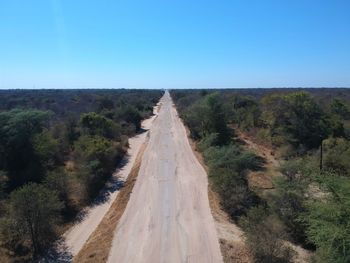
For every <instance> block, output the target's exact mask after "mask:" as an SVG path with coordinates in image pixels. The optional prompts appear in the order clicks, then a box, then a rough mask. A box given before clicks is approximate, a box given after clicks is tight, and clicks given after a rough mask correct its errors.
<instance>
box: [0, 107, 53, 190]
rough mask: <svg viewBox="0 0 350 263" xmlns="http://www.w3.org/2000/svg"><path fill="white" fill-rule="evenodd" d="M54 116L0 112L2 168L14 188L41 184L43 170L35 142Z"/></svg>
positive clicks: (30, 111) (19, 111)
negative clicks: (39, 182)
mask: <svg viewBox="0 0 350 263" xmlns="http://www.w3.org/2000/svg"><path fill="white" fill-rule="evenodd" d="M49 116H50V114H49V113H48V112H43V111H38V110H19V109H14V110H11V111H7V112H2V113H0V169H3V170H6V171H7V175H8V177H9V186H10V188H15V187H17V186H20V185H22V184H24V183H26V182H29V181H39V180H40V178H41V177H42V175H43V167H42V165H41V163H40V158H39V156H37V155H36V152H35V150H34V145H33V139H34V137H35V136H36V135H37V134H40V133H41V132H42V131H43V128H44V125H45V123H46V121H47V120H48V117H49Z"/></svg>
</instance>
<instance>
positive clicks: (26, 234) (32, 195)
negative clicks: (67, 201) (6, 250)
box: [2, 183, 62, 255]
mask: <svg viewBox="0 0 350 263" xmlns="http://www.w3.org/2000/svg"><path fill="white" fill-rule="evenodd" d="M61 209H62V203H61V202H60V201H59V200H58V197H57V194H56V192H54V191H50V190H49V189H47V188H46V187H44V186H43V185H38V184H33V183H31V184H27V185H25V186H23V187H21V188H19V189H18V190H15V191H13V192H12V193H11V197H10V203H9V212H8V215H7V218H6V219H5V221H3V223H4V224H3V227H6V229H2V233H3V234H5V236H7V235H9V234H10V235H14V237H15V238H10V239H9V240H10V242H11V241H12V240H14V239H21V240H22V241H26V240H30V244H31V248H32V251H33V254H34V255H36V254H37V253H39V252H41V251H42V249H43V248H45V246H47V245H48V244H49V242H50V241H52V239H53V237H54V236H55V232H54V227H55V224H56V223H57V220H58V219H59V213H60V210H61Z"/></svg>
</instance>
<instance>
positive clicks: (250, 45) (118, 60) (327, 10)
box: [0, 0, 350, 88]
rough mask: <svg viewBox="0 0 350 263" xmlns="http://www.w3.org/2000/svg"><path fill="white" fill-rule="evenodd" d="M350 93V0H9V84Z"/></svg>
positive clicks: (2, 82) (4, 50) (1, 72)
mask: <svg viewBox="0 0 350 263" xmlns="http://www.w3.org/2000/svg"><path fill="white" fill-rule="evenodd" d="M281 86H283V87H285V86H289V87H291V86H294V87H296V86H304V87H310V86H312V87H319V86H331V87H335V86H343V87H344V86H347V87H350V1H349V0H343V1H341V0H275V1H272V0H264V1H263V0H255V1H254V0H247V1H243V0H239V1H238V0H225V1H224V0H212V1H208V0H162V1H161V0H158V1H154V0H141V1H136V0H135V1H132V0H124V1H121V0H120V1H119V0H114V1H108V0H99V1H97V0H89V1H88V0H41V1H40V0H30V1H27V0H1V2H0V88H33V87H35V88H240V87H243V88H250V87H281Z"/></svg>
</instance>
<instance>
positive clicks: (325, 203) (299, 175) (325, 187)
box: [172, 89, 350, 263]
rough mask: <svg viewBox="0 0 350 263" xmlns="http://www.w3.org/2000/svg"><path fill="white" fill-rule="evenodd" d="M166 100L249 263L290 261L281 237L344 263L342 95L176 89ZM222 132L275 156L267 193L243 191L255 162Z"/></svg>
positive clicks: (346, 134) (347, 156)
mask: <svg viewBox="0 0 350 263" xmlns="http://www.w3.org/2000/svg"><path fill="white" fill-rule="evenodd" d="M172 96H173V98H174V101H175V103H176V105H177V108H178V110H179V112H180V115H181V117H182V118H183V119H184V122H185V123H186V124H187V126H188V127H189V129H190V130H191V135H192V136H193V138H195V139H196V140H198V148H199V149H200V150H201V151H202V153H203V155H204V158H205V161H206V163H207V165H208V166H209V169H210V172H209V176H210V177H209V178H210V183H211V184H212V186H213V189H214V190H215V191H217V192H218V193H219V195H220V197H221V203H222V205H223V207H224V208H225V210H226V211H227V212H228V213H229V214H230V215H231V217H232V218H233V219H234V220H236V221H238V222H239V224H240V225H241V227H242V228H243V230H244V231H245V233H246V237H247V244H248V245H249V247H250V248H251V251H252V254H253V256H254V258H255V260H256V262H290V261H292V260H293V257H294V255H295V254H294V253H293V252H292V250H291V247H290V246H288V245H286V244H287V243H285V242H282V241H283V240H288V241H290V242H292V243H295V244H299V245H301V246H303V247H305V248H308V249H311V250H315V253H314V257H313V260H314V261H315V262H339V263H340V262H341V263H343V262H344V263H345V262H349V261H350V232H349V229H350V214H349V205H350V203H349V200H350V199H349V198H350V179H349V175H350V166H349V160H350V124H349V123H350V91H349V90H344V89H335V90H329V89H309V90H306V91H305V90H293V89H285V90H281V89H274V90H263V89H261V90H256V89H255V90H215V91H214V90H206V91H196V90H183V91H172ZM211 98H215V100H216V105H220V106H219V107H218V108H212V110H214V111H216V115H214V114H213V113H210V106H209V104H208V101H209V100H210V99H211ZM211 116H215V118H216V119H219V118H220V120H218V121H220V126H215V125H213V123H214V122H213V120H212V119H211ZM208 127H220V128H214V129H213V128H211V129H208ZM229 128H232V129H233V130H235V129H237V130H239V132H243V133H245V134H249V136H250V137H252V138H254V140H255V141H256V142H257V143H260V144H263V145H266V146H267V147H269V148H270V149H272V150H271V151H273V152H274V153H276V154H275V155H276V156H277V158H279V160H280V162H281V163H282V165H281V167H280V172H281V173H282V176H277V177H276V178H275V180H274V183H273V184H274V190H273V191H271V192H269V193H268V194H262V193H261V192H259V189H255V188H251V187H250V186H249V182H248V178H247V172H248V171H249V170H256V169H259V166H261V164H262V160H261V159H259V158H257V157H256V156H255V155H254V154H252V153H250V152H247V151H246V150H244V148H243V147H242V146H240V144H239V142H238V140H237V139H236V138H235V137H234V134H233V133H232V132H229V133H228V132H227V129H229ZM230 133H231V134H230ZM227 134H230V135H229V136H228V135H227ZM227 136H228V137H229V138H228V137H227ZM219 138H227V139H225V140H222V139H219ZM321 146H322V147H321ZM321 151H322V152H321ZM257 233H259V234H257Z"/></svg>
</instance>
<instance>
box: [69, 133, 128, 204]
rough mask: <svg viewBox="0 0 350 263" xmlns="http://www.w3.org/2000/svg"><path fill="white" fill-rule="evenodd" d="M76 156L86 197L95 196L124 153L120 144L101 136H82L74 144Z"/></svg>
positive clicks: (79, 175) (79, 176)
mask: <svg viewBox="0 0 350 263" xmlns="http://www.w3.org/2000/svg"><path fill="white" fill-rule="evenodd" d="M74 148H75V150H74V158H75V160H76V163H77V164H78V166H79V171H78V178H79V179H80V181H81V182H82V184H83V186H84V188H85V192H86V197H87V198H88V199H91V198H94V197H95V196H96V195H97V193H98V192H99V190H100V189H101V187H102V186H103V185H104V183H105V182H106V180H107V178H108V177H109V176H110V175H111V174H112V171H113V169H114V167H115V165H116V163H117V161H118V160H120V159H121V158H122V156H123V155H124V150H123V149H122V148H121V145H120V144H116V143H113V142H112V141H110V140H108V139H106V138H103V137H100V136H86V135H85V136H81V137H80V138H79V139H78V140H77V141H76V142H75V144H74Z"/></svg>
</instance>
